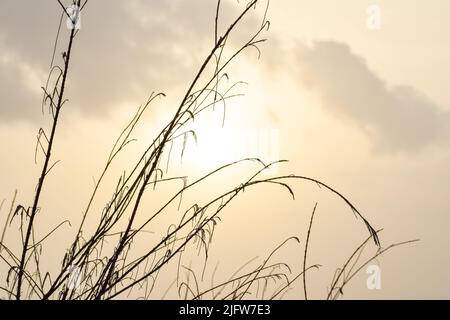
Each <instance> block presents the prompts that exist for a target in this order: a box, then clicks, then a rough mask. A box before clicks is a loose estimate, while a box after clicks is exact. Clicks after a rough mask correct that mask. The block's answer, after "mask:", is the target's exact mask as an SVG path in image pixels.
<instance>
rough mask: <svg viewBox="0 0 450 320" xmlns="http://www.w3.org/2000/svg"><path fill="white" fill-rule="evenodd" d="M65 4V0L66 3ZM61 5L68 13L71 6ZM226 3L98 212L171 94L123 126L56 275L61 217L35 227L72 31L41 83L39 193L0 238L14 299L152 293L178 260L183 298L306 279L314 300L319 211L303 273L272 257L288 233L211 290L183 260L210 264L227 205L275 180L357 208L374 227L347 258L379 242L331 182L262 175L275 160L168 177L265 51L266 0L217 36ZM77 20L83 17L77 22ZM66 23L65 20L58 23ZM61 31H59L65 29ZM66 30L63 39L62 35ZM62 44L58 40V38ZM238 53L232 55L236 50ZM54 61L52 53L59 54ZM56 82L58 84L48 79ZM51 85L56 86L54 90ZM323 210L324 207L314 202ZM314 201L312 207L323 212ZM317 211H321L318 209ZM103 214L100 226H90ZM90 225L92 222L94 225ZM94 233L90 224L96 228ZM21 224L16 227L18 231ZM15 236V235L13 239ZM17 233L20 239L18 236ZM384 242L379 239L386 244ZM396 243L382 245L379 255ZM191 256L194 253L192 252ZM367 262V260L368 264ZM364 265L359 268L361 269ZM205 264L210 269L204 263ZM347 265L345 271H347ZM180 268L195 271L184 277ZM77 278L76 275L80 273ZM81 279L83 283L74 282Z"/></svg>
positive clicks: (222, 295) (276, 292)
mask: <svg viewBox="0 0 450 320" xmlns="http://www.w3.org/2000/svg"><path fill="white" fill-rule="evenodd" d="M58 2H59V1H58ZM86 3H87V1H84V2H82V1H81V0H76V1H73V4H76V5H77V6H78V7H79V8H82V10H85V8H87V7H85V6H86ZM59 4H60V5H61V6H62V8H63V9H62V10H63V12H62V14H61V19H63V18H65V16H66V15H67V12H66V11H65V9H64V6H63V4H62V3H61V2H59ZM257 6H263V9H264V10H263V12H264V14H263V17H262V19H261V24H260V25H259V27H258V28H256V29H255V30H254V33H253V34H252V35H251V36H249V38H248V39H247V40H246V41H245V42H243V43H242V44H241V45H240V46H239V47H232V46H230V45H229V43H230V42H231V41H230V39H232V38H233V37H236V34H237V33H238V32H239V28H240V26H241V25H242V23H244V22H243V20H244V17H246V16H248V15H250V14H252V13H253V12H255V11H254V9H255V8H257ZM220 8H221V1H220V0H219V1H217V10H216V14H215V17H214V43H213V45H212V48H211V50H210V52H209V53H208V54H207V55H206V57H205V59H204V60H203V63H202V64H201V66H200V68H199V70H198V72H197V73H196V74H195V75H194V76H193V80H192V82H191V83H189V84H188V86H187V90H186V92H185V94H184V96H183V98H182V99H181V101H180V102H179V104H178V105H177V106H176V108H174V110H173V115H172V117H171V119H170V120H169V121H168V122H167V123H166V124H165V126H164V127H163V129H162V130H161V131H160V132H159V133H158V134H157V135H156V136H155V137H153V139H152V140H151V142H150V143H149V144H148V145H147V146H146V148H145V150H144V151H143V152H142V153H141V154H140V156H139V157H138V158H137V159H136V161H135V163H134V164H133V165H131V166H130V167H129V168H125V169H124V171H123V172H124V173H123V174H122V175H120V176H119V177H118V178H117V183H116V185H115V187H114V191H113V193H112V195H111V198H110V200H109V201H108V202H107V203H106V205H105V206H104V208H103V210H102V211H101V212H96V211H95V209H94V206H93V203H94V201H95V200H96V199H97V198H98V195H99V194H100V193H101V191H102V190H108V187H109V186H108V185H105V181H104V180H105V177H106V175H107V174H109V173H110V171H111V167H112V164H113V163H115V160H116V159H117V157H118V155H119V154H121V153H123V152H124V150H125V149H126V147H127V146H128V144H129V143H131V142H132V141H133V134H134V133H135V129H136V126H137V125H138V123H140V121H142V117H143V115H144V113H145V112H146V111H147V110H148V108H149V106H150V105H151V104H152V103H153V102H154V101H155V100H156V99H158V98H162V97H164V94H163V93H152V94H151V95H150V97H149V98H148V99H147V100H146V102H145V103H144V104H143V105H142V106H140V107H139V108H138V110H137V111H136V113H135V115H134V117H133V118H132V119H131V120H130V122H129V123H128V125H127V126H126V127H125V128H124V129H123V130H122V132H120V134H119V136H118V138H117V139H116V140H115V143H114V146H113V148H112V150H111V152H110V154H109V157H108V158H107V159H106V163H105V166H104V168H103V170H102V171H101V173H100V178H99V179H98V180H97V181H96V182H95V186H94V189H93V191H92V194H91V196H90V198H89V199H88V200H87V205H86V207H85V209H84V210H83V214H82V217H81V219H80V220H81V222H80V224H79V226H78V227H77V230H78V231H77V232H76V234H75V237H74V238H73V240H72V241H71V245H70V246H69V247H68V249H67V251H66V253H65V254H64V255H63V256H62V257H61V260H60V261H59V263H60V268H58V269H59V271H58V272H56V273H52V274H50V273H49V272H43V271H41V268H40V265H41V259H42V258H41V251H42V247H43V246H44V245H45V240H46V239H48V238H49V237H51V236H52V234H53V232H54V231H55V230H57V229H58V228H59V227H60V226H61V225H62V224H63V223H62V224H60V225H58V226H57V227H55V228H54V229H53V231H52V232H50V233H49V234H47V235H45V236H44V237H42V238H41V239H39V240H36V239H35V235H34V230H35V228H36V225H37V224H38V223H42V222H43V221H46V219H48V216H49V214H50V213H48V212H40V210H39V209H40V202H41V194H42V190H43V189H44V188H46V178H47V176H48V174H49V172H50V171H51V169H52V167H53V165H54V163H53V155H52V150H53V147H54V145H55V144H56V143H57V132H58V127H59V126H60V125H61V124H60V115H61V112H62V111H63V106H65V103H66V101H67V100H66V97H65V88H66V83H67V82H66V81H67V79H68V77H69V75H70V72H69V71H70V68H69V66H70V62H71V59H73V58H74V57H72V56H73V52H72V48H73V46H74V45H75V44H76V39H77V37H78V36H80V35H78V31H77V30H76V29H72V30H71V32H70V34H69V36H68V39H67V49H66V50H65V52H64V53H63V56H62V66H58V65H53V63H52V67H51V71H50V75H49V81H48V82H47V85H46V86H45V87H44V88H43V91H44V98H43V107H44V106H45V107H46V108H48V110H49V114H50V115H51V130H50V132H49V133H46V131H45V130H44V129H42V128H41V129H39V134H38V143H37V151H36V152H38V151H40V152H42V153H43V155H44V163H43V165H42V168H41V173H40V176H39V178H38V182H37V188H36V193H35V196H34V199H33V201H32V205H31V206H26V205H15V202H14V201H13V202H12V206H11V210H10V211H9V215H8V217H7V220H6V222H5V223H6V224H5V227H4V229H3V232H2V237H1V243H0V257H1V262H2V263H3V264H5V265H6V266H7V268H8V269H9V272H8V274H7V277H6V279H5V280H6V281H5V283H3V284H1V290H2V291H3V293H4V294H6V297H7V298H9V299H17V300H20V299H44V300H45V299H92V300H97V299H113V298H124V297H127V296H128V295H129V294H130V293H131V292H135V293H136V292H137V293H136V294H137V295H139V296H140V297H142V298H149V297H150V296H151V294H152V293H154V290H155V283H156V282H157V280H158V278H159V277H161V275H162V274H164V273H165V272H171V271H170V270H171V269H170V266H171V265H173V264H175V266H176V281H174V282H173V284H172V285H173V286H176V291H177V292H178V295H179V297H180V298H191V299H205V298H207V299H243V298H246V297H254V298H267V299H279V298H282V297H283V296H284V294H285V293H286V292H287V291H288V290H289V289H290V288H291V287H292V286H294V284H295V282H296V281H297V279H300V278H301V279H303V286H304V295H305V298H306V299H307V298H308V296H307V281H306V274H307V272H308V270H310V269H312V268H314V267H318V265H311V266H308V264H307V253H308V243H309V236H310V232H311V228H312V225H313V218H314V216H312V217H311V220H310V225H309V230H308V234H307V241H306V245H305V248H304V264H303V269H302V271H301V272H300V273H298V274H292V270H291V268H290V266H289V265H287V264H286V263H284V262H273V257H274V255H275V254H276V253H277V252H278V251H279V250H280V249H281V248H283V247H284V246H285V245H286V244H287V243H289V242H298V243H299V242H300V240H299V239H298V238H296V237H289V238H287V239H286V241H284V242H283V243H282V244H280V245H279V246H277V247H276V248H275V249H274V250H273V251H272V252H271V253H270V254H269V255H268V256H267V258H266V259H264V260H263V261H262V262H261V264H259V265H258V266H256V267H253V268H252V269H251V270H250V271H244V270H246V268H247V267H249V265H250V264H251V263H250V264H245V265H243V267H242V268H240V269H239V270H237V271H236V273H235V274H233V275H232V276H231V277H230V278H229V280H227V281H225V282H222V283H220V284H213V283H211V285H210V287H209V288H208V289H206V290H205V289H203V290H201V289H200V286H199V282H200V281H201V279H202V278H203V277H202V276H201V275H199V274H197V272H196V271H194V269H193V268H191V267H189V266H187V265H185V264H184V263H183V261H184V260H183V259H184V258H185V255H187V253H186V252H188V250H190V249H192V248H195V249H196V250H198V251H199V252H202V253H203V254H202V255H199V256H197V258H198V259H200V260H202V261H203V263H204V268H206V265H207V264H208V251H209V248H210V244H211V242H212V239H213V234H214V232H215V228H216V226H217V225H218V224H219V222H220V215H221V214H222V212H223V211H224V210H225V209H227V208H228V205H229V204H230V203H231V202H232V201H233V200H234V199H235V198H236V197H237V196H239V195H240V194H241V193H242V192H243V191H244V190H245V189H247V188H252V187H254V186H256V185H263V184H271V185H273V184H275V185H277V186H279V187H281V188H284V189H285V190H286V191H287V192H288V193H289V194H290V195H292V197H293V198H295V195H294V192H293V190H292V189H291V187H290V186H289V182H290V181H293V180H300V181H305V182H308V183H314V184H316V185H318V186H320V187H322V188H324V189H326V190H328V191H329V192H330V193H331V194H334V195H336V196H338V197H339V198H340V199H342V201H343V202H344V203H346V204H347V205H348V207H349V209H350V210H351V211H352V212H353V213H355V215H356V216H357V217H359V218H360V219H361V220H362V222H363V223H364V225H365V227H366V228H367V230H368V232H369V236H368V238H367V240H366V241H365V242H364V243H363V245H362V246H361V247H359V248H358V249H357V251H355V253H354V254H353V255H352V256H351V257H350V259H349V261H353V260H352V259H353V258H354V257H355V256H357V255H358V254H359V252H360V251H361V250H362V249H363V247H364V246H365V245H366V244H367V243H368V241H369V240H370V239H372V240H373V241H374V243H375V244H376V246H377V247H380V241H379V238H378V232H377V231H375V229H374V228H373V227H372V226H371V224H370V223H369V221H368V220H367V219H366V218H365V217H364V216H363V215H362V214H361V213H360V212H359V211H358V209H357V208H356V207H355V206H354V205H353V204H352V203H351V202H350V200H348V199H347V198H346V197H345V196H344V195H343V194H341V193H340V192H338V191H337V190H336V189H334V188H332V187H331V186H329V185H327V184H325V183H323V182H321V181H319V180H317V179H314V178H310V177H306V176H301V175H294V174H293V175H283V176H272V177H262V175H261V174H262V173H263V172H264V171H266V170H267V169H269V168H270V167H271V166H273V165H274V164H277V163H282V162H284V161H277V162H275V163H264V162H263V161H261V160H260V159H258V158H248V159H241V160H236V161H235V162H232V163H229V164H226V165H223V166H220V167H218V168H216V169H215V170H213V171H211V172H208V173H206V174H204V175H203V176H201V177H200V178H197V179H195V180H193V181H188V174H186V175H185V176H176V177H174V176H169V175H168V172H167V170H164V168H165V166H166V165H167V163H168V162H169V161H170V159H171V151H172V146H173V143H174V142H176V141H178V140H182V142H183V147H182V151H181V153H182V154H183V153H184V149H185V148H186V145H187V143H186V142H187V140H188V139H196V132H195V131H192V130H188V129H187V127H188V125H189V124H190V123H192V122H193V121H194V119H196V118H197V116H198V115H199V114H200V113H202V112H204V111H205V110H210V109H213V108H214V107H215V106H218V105H223V108H224V111H225V109H226V104H227V101H229V99H231V98H234V97H237V96H239V95H240V94H239V93H235V91H236V88H237V86H238V85H239V83H232V84H230V83H229V77H228V75H227V70H228V67H229V66H230V65H231V64H232V63H236V62H237V61H238V59H239V57H240V56H241V54H242V53H243V52H244V51H245V50H247V49H250V48H256V49H257V50H258V51H259V50H260V49H259V48H258V46H259V45H260V44H261V43H262V42H264V41H266V39H265V38H264V33H265V32H266V31H267V30H268V29H269V27H270V22H269V21H268V20H267V12H268V8H269V3H268V1H267V2H263V1H260V0H252V1H248V3H247V4H246V5H245V8H244V9H243V10H242V11H241V13H240V14H239V15H238V16H237V17H236V18H235V20H234V21H233V22H232V23H231V24H230V25H229V26H228V28H226V29H225V31H224V32H223V33H222V34H219V27H218V25H219V23H220ZM73 23H74V24H75V23H76V21H73ZM60 28H61V23H60ZM58 35H59V32H58ZM58 39H59V36H58V37H57V40H58ZM55 47H56V46H55ZM228 52H231V53H228ZM52 60H53V59H52ZM50 83H52V84H53V86H52V87H51V86H50V85H49V84H50ZM50 87H51V88H50ZM247 162H249V163H254V164H255V165H257V166H258V168H257V169H256V170H255V172H253V173H252V174H251V175H250V176H249V177H248V178H246V179H244V178H242V181H241V183H240V184H239V185H237V186H235V187H234V188H231V189H230V190H228V191H226V192H223V193H219V194H218V195H217V196H215V197H213V198H212V199H210V200H209V201H207V202H205V203H192V204H191V205H189V206H188V209H182V208H181V206H180V205H178V210H180V214H179V217H178V220H176V221H173V222H172V224H171V225H170V227H169V228H168V230H167V232H166V233H165V234H163V235H162V237H161V238H160V239H159V240H156V241H155V240H154V239H153V240H151V242H150V243H149V244H148V246H147V247H146V248H145V251H144V252H141V251H139V250H137V248H136V246H135V245H134V243H135V242H136V241H138V240H137V238H138V237H140V236H145V235H146V231H147V230H148V229H151V228H152V227H155V223H156V219H157V218H158V217H160V216H164V215H167V214H168V213H169V211H171V210H173V205H174V204H175V205H176V204H177V203H181V198H182V196H183V193H184V192H186V191H188V190H191V189H193V188H194V187H197V186H199V185H204V186H208V179H210V178H212V177H213V176H217V175H219V176H220V175H222V174H225V172H226V170H227V169H229V168H231V167H234V166H239V165H241V164H243V163H247ZM171 181H180V182H182V187H181V188H175V189H174V191H173V194H172V196H171V197H170V198H169V199H168V200H167V201H166V202H165V203H164V204H163V205H162V206H161V207H160V208H159V209H157V210H155V211H154V212H152V213H151V214H150V215H149V214H148V212H146V211H143V209H142V207H143V198H144V196H145V195H146V194H147V193H149V192H152V191H153V190H154V188H155V186H156V185H159V184H162V183H169V182H171ZM315 209H316V208H315ZM315 209H314V212H315ZM314 212H313V215H314ZM91 220H96V221H97V223H96V225H95V228H93V229H92V227H93V225H92V224H90V223H91ZM13 221H18V223H19V225H20V229H19V230H20V231H19V232H18V233H17V232H15V230H12V229H11V228H10V227H9V226H11V223H12V222H13ZM88 224H89V225H88ZM91 229H92V230H93V231H88V230H91ZM10 231H11V236H13V237H14V239H15V241H21V250H20V251H19V252H14V251H13V250H12V249H10V246H8V245H7V244H6V243H5V241H4V239H5V237H4V235H5V233H6V232H10ZM13 232H14V233H13ZM11 236H9V239H11ZM10 241H12V240H10ZM380 248H381V247H380ZM390 248H392V247H388V248H386V249H384V250H382V251H379V252H378V253H377V255H378V254H381V253H382V252H384V251H385V250H389V249H390ZM189 258H190V259H191V258H192V257H189ZM349 263H350V262H347V263H346V264H345V265H344V267H343V268H341V269H340V272H338V273H337V275H336V277H335V279H334V280H333V282H332V287H331V289H330V291H329V294H328V297H327V298H328V299H334V298H338V297H339V296H340V294H341V293H342V292H343V291H342V288H343V287H344V286H346V285H347V283H348V282H349V281H350V280H351V279H352V277H353V276H352V275H353V273H351V272H350V273H349V272H347V269H346V268H347V267H348V265H349ZM363 266H364V264H363ZM363 266H360V267H359V268H356V269H352V270H351V271H354V272H357V271H359V270H361V268H362V267H363ZM203 270H204V269H203ZM344 270H346V271H345V272H344ZM182 272H183V273H184V272H185V273H186V274H187V277H184V278H183V277H182V275H181V274H182ZM74 277H75V278H74ZM73 281H75V282H76V286H73Z"/></svg>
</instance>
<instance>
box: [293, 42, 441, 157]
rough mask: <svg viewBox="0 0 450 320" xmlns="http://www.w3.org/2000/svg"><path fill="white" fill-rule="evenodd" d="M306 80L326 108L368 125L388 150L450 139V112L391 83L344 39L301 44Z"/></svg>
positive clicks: (415, 147)
mask: <svg viewBox="0 0 450 320" xmlns="http://www.w3.org/2000/svg"><path fill="white" fill-rule="evenodd" d="M296 58H297V62H298V66H299V68H300V72H299V76H300V79H301V81H302V83H303V84H304V85H305V86H306V87H307V88H309V89H312V90H314V91H315V92H316V93H317V94H318V95H319V97H320V99H321V102H322V105H323V107H324V109H325V110H326V111H328V112H331V113H332V114H334V115H335V116H336V117H338V118H340V119H342V120H344V121H348V122H349V123H351V124H352V125H355V126H357V127H359V128H361V129H362V130H364V131H365V132H366V133H367V134H368V135H369V136H370V137H371V138H373V140H374V141H375V143H376V148H377V149H379V150H382V151H397V150H418V149H422V148H424V147H427V146H429V145H432V144H436V143H442V142H445V143H447V142H448V138H447V137H448V136H449V133H450V130H449V124H450V115H449V113H448V112H444V111H442V109H443V108H441V107H440V106H438V105H437V104H436V103H435V102H433V101H432V100H431V99H429V98H428V97H426V96H425V95H424V94H422V93H421V92H420V91H419V90H417V89H415V88H412V87H408V86H391V85H389V84H388V83H386V81H384V80H383V79H381V78H380V77H379V76H377V74H376V73H375V72H373V71H372V70H370V69H369V67H368V66H367V63H366V61H365V60H364V59H363V58H362V57H360V56H357V55H355V54H354V53H352V51H351V48H350V47H349V46H348V45H346V44H344V43H339V42H333V41H317V42H315V43H314V44H313V45H312V46H306V45H302V44H300V45H298V47H297V50H296Z"/></svg>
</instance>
